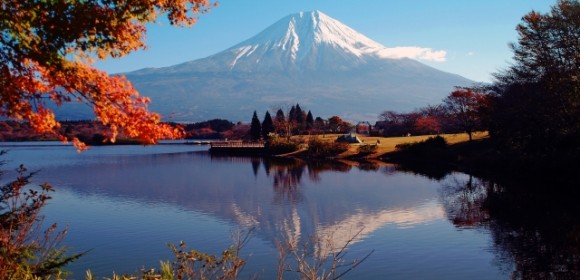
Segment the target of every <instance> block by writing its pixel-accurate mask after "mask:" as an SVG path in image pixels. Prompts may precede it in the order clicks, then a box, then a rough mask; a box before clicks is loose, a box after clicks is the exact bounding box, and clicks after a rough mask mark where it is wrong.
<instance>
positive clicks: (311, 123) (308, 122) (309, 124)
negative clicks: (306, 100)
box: [306, 110, 314, 129]
mask: <svg viewBox="0 0 580 280" xmlns="http://www.w3.org/2000/svg"><path fill="white" fill-rule="evenodd" d="M313 127H314V117H313V116H312V113H311V112H310V110H308V114H307V115H306V128H307V129H311V128H313Z"/></svg>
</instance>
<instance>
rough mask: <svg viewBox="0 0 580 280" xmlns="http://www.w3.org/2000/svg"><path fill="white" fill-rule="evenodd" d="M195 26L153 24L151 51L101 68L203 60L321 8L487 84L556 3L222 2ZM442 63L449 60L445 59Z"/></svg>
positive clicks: (371, 35)
mask: <svg viewBox="0 0 580 280" xmlns="http://www.w3.org/2000/svg"><path fill="white" fill-rule="evenodd" d="M218 2H219V6H218V7H215V8H213V9H212V11H211V12H209V13H208V14H205V15H201V16H200V19H199V22H198V23H197V24H196V25H194V26H193V27H191V28H176V27H172V26H170V25H169V24H167V23H166V22H165V21H162V22H160V23H155V24H151V25H149V26H148V33H147V45H148V46H149V48H148V49H147V50H145V51H139V52H136V53H133V54H130V55H129V56H126V57H124V58H121V59H108V60H106V61H102V62H97V63H95V66H96V67H97V68H99V69H102V70H105V71H107V72H109V73H120V72H128V71H132V70H137V69H141V68H146V67H165V66H171V65H175V64H178V63H181V62H185V61H190V60H195V59H199V58H204V57H206V56H209V55H212V54H214V53H217V52H220V51H222V50H225V49H227V48H229V47H231V46H233V45H235V44H237V43H239V42H241V41H243V40H245V39H248V38H250V37H252V36H253V35H255V34H257V33H258V32H260V31H261V30H263V29H265V28H267V27H268V26H269V25H271V24H273V23H275V22H276V21H278V20H279V19H281V18H283V17H285V16H287V15H289V14H293V13H296V12H300V11H311V10H319V11H321V12H323V13H325V14H327V15H329V16H331V17H333V18H335V19H337V20H339V21H341V22H342V23H344V24H346V25H348V26H350V27H351V28H353V29H355V30H356V31H358V32H360V33H362V34H364V35H365V36H367V37H369V38H370V39H372V40H374V41H376V42H378V43H380V44H383V45H384V46H386V47H389V48H393V47H418V48H422V49H427V50H432V51H434V52H437V51H444V52H445V56H444V61H433V60H420V61H421V62H423V63H425V64H427V65H430V66H433V67H435V68H437V69H440V70H443V71H447V72H451V73H455V74H459V75H462V76H464V77H466V78H469V79H472V80H475V81H480V82H489V81H491V79H492V77H491V73H494V72H497V71H498V70H501V69H503V68H505V67H507V66H508V65H509V63H510V61H511V58H512V52H511V50H510V49H509V47H508V43H510V42H515V41H517V33H516V31H515V27H516V25H517V24H518V23H520V22H521V18H522V16H524V15H525V14H526V13H528V12H530V11H531V10H536V11H540V12H542V13H546V12H548V11H549V10H550V6H552V5H554V4H555V2H556V0H550V1H548V0H488V1H460V0H438V1H435V0H414V1H389V0H367V1H346V0H344V1H343V0H292V1H279V0H278V1H264V0H261V1H258V0H244V1H241V0H221V1H218ZM439 60H442V59H439Z"/></svg>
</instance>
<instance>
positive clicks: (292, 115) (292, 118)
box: [288, 106, 296, 122]
mask: <svg viewBox="0 0 580 280" xmlns="http://www.w3.org/2000/svg"><path fill="white" fill-rule="evenodd" d="M288 121H289V122H295V121H296V107H295V106H292V108H290V112H289V113H288Z"/></svg>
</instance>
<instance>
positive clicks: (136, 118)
mask: <svg viewBox="0 0 580 280" xmlns="http://www.w3.org/2000/svg"><path fill="white" fill-rule="evenodd" d="M213 5H215V4H212V3H210V0H171V1H169V0H150V1H142V0H2V1H1V2H0V32H1V34H0V117H7V118H10V119H16V120H24V121H28V122H29V123H30V125H31V126H32V127H33V128H34V129H35V131H36V132H37V133H53V134H56V135H58V136H59V137H60V138H61V139H62V140H63V141H68V140H72V141H73V142H74V143H75V145H76V146H77V148H79V149H82V148H83V147H84V144H83V143H81V142H80V141H79V140H78V139H75V138H73V139H67V138H66V137H65V136H64V135H62V134H59V132H58V130H59V127H60V124H59V122H58V121H57V120H56V118H55V114H54V113H53V112H52V111H51V110H50V109H49V108H48V106H47V105H48V103H49V102H54V103H56V104H57V105H59V106H60V105H62V104H64V103H67V102H84V103H86V104H88V105H89V106H91V107H92V108H93V110H94V113H95V116H96V118H97V120H98V121H100V122H101V123H103V124H104V125H105V126H106V127H107V128H108V129H107V135H106V137H107V140H109V141H112V142H114V141H115V138H116V137H117V135H118V133H120V132H123V133H124V134H126V135H127V136H129V137H132V138H136V139H138V140H139V141H141V142H142V143H144V144H153V143H156V141H157V140H159V139H162V138H176V137H180V136H181V135H182V131H181V130H176V129H174V128H172V127H170V126H168V125H165V124H161V123H160V120H161V117H160V116H159V115H158V114H156V113H152V112H150V111H149V110H148V104H149V102H150V100H149V99H148V98H146V97H141V96H139V93H138V92H137V91H136V90H135V88H133V86H132V85H131V83H130V82H129V81H128V80H127V79H126V78H125V77H124V76H109V75H108V74H107V73H105V72H103V71H100V70H98V69H96V68H94V67H93V66H92V63H93V61H94V60H95V59H106V58H108V57H112V58H118V57H122V56H125V55H126V54H128V53H130V52H133V51H136V50H139V49H145V48H146V45H145V43H144V39H145V33H146V30H147V29H146V24H147V23H150V22H156V21H157V20H158V19H159V16H162V15H166V16H167V18H168V20H169V22H170V23H171V24H172V25H174V26H179V27H183V26H191V25H193V24H194V23H195V22H196V20H197V17H198V16H199V15H200V14H203V13H206V12H207V11H209V9H210V8H211V6H213Z"/></svg>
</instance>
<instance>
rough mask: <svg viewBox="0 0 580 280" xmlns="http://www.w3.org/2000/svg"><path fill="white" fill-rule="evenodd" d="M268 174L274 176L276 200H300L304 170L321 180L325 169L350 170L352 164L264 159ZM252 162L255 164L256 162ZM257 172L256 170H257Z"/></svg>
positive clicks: (294, 201)
mask: <svg viewBox="0 0 580 280" xmlns="http://www.w3.org/2000/svg"><path fill="white" fill-rule="evenodd" d="M262 162H263V165H264V169H265V172H266V175H267V176H268V177H272V179H273V180H272V186H273V188H274V191H275V193H276V197H275V198H274V200H275V201H276V202H282V201H288V202H291V203H297V202H300V200H301V199H302V197H303V196H302V194H301V192H300V188H299V187H300V182H301V181H302V177H303V175H304V172H305V171H306V170H307V171H308V176H309V179H310V180H311V181H312V182H318V181H320V173H322V172H324V171H339V172H348V171H350V170H351V168H352V166H351V165H348V164H344V163H341V162H337V161H308V162H307V161H304V160H301V159H293V158H264V159H262ZM252 164H253V165H254V166H255V164H254V162H252ZM255 172H256V171H255Z"/></svg>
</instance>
